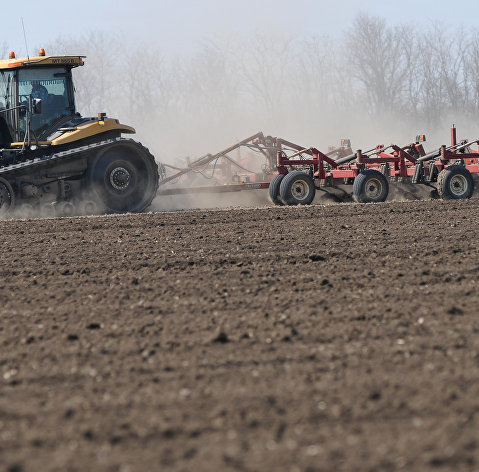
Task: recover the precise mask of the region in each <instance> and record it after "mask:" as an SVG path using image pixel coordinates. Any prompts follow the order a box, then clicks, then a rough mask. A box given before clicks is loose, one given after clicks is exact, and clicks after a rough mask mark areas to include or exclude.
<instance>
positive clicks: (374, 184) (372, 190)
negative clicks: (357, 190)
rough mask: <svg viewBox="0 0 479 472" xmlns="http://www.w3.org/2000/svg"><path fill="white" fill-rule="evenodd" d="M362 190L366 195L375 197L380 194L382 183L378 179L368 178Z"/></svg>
mask: <svg viewBox="0 0 479 472" xmlns="http://www.w3.org/2000/svg"><path fill="white" fill-rule="evenodd" d="M364 190H365V194H366V197H368V198H376V197H378V196H379V195H381V192H382V191H383V185H382V183H381V181H380V180H378V179H369V181H368V183H367V184H366V186H365V189H364Z"/></svg>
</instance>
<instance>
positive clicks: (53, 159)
mask: <svg viewBox="0 0 479 472" xmlns="http://www.w3.org/2000/svg"><path fill="white" fill-rule="evenodd" d="M116 143H128V144H130V145H131V144H133V145H134V146H136V147H138V148H140V149H141V150H143V151H144V153H145V155H146V159H148V160H149V161H150V162H151V163H153V164H154V168H156V169H158V164H157V163H156V161H155V158H154V156H153V155H152V154H151V153H150V151H149V149H148V148H147V147H145V146H143V145H142V144H141V143H140V142H138V141H135V140H133V139H125V138H121V137H120V138H111V139H106V140H104V141H100V142H97V143H91V144H87V145H84V146H78V147H75V148H72V149H68V150H65V151H60V152H56V153H53V154H45V155H44V156H41V157H36V158H33V159H29V160H25V161H23V162H18V163H15V164H10V165H6V166H3V167H0V175H2V176H6V177H7V178H8V177H9V176H12V175H13V176H14V175H15V174H17V173H21V172H22V171H24V170H28V171H30V170H31V169H32V168H33V169H35V168H42V167H51V168H52V169H54V165H55V164H56V163H60V162H61V163H65V162H68V161H69V160H70V159H74V158H76V157H78V156H80V155H82V156H83V157H87V156H88V154H90V153H91V152H92V151H96V150H98V149H101V148H104V147H107V146H111V145H113V144H116ZM52 163H53V164H54V165H53V166H52ZM154 185H155V186H154V191H153V192H151V199H149V201H147V202H146V204H145V206H144V208H143V209H145V208H148V207H149V206H150V205H151V202H152V201H153V199H154V198H155V196H156V194H157V192H158V185H159V173H158V170H157V172H156V175H155V176H154Z"/></svg>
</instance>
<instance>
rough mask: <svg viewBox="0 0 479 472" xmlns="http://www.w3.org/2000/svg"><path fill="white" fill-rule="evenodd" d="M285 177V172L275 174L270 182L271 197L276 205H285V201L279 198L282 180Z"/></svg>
mask: <svg viewBox="0 0 479 472" xmlns="http://www.w3.org/2000/svg"><path fill="white" fill-rule="evenodd" d="M283 178H284V174H278V175H275V176H274V177H273V178H272V179H271V182H270V183H269V199H270V200H271V201H272V202H273V203H274V204H275V205H284V203H283V202H282V201H281V200H280V198H279V188H280V186H281V181H282V180H283Z"/></svg>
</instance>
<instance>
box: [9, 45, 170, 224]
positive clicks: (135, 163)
mask: <svg viewBox="0 0 479 472" xmlns="http://www.w3.org/2000/svg"><path fill="white" fill-rule="evenodd" d="M83 59H84V56H47V55H45V51H44V50H43V49H41V50H40V52H39V55H38V56H36V57H28V58H16V57H15V54H14V53H13V52H11V53H10V56H9V59H5V60H0V213H3V214H5V213H8V212H12V211H13V210H14V209H15V210H18V211H19V213H20V214H23V215H24V216H30V214H33V213H34V212H35V210H40V211H41V212H42V213H43V214H46V215H52V214H57V215H65V216H69V215H74V214H94V213H123V212H140V211H143V210H145V209H146V208H148V207H149V206H150V204H151V202H152V200H153V198H154V197H155V195H156V192H157V189H158V181H159V176H160V174H161V173H162V166H161V165H160V168H159V167H158V164H157V163H156V162H155V159H154V157H153V156H152V155H151V154H150V152H149V151H148V149H147V148H145V147H144V146H142V145H141V144H140V143H138V142H136V141H134V140H132V139H126V138H123V137H122V135H123V134H131V133H135V130H134V129H133V128H132V127H130V126H126V125H123V124H121V123H120V122H119V121H118V120H116V119H112V118H107V117H106V115H105V114H104V113H99V114H98V116H97V117H93V118H92V117H82V116H81V115H80V114H79V113H78V112H77V110H76V106H75V95H74V87H73V80H72V69H74V68H75V67H79V66H83V64H84V61H83Z"/></svg>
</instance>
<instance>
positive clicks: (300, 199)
mask: <svg viewBox="0 0 479 472" xmlns="http://www.w3.org/2000/svg"><path fill="white" fill-rule="evenodd" d="M315 194H316V187H315V186H314V180H313V178H312V177H311V176H310V175H309V174H306V173H305V172H302V171H300V170H295V171H294V172H290V173H289V174H286V175H285V176H284V178H283V180H282V181H281V185H280V187H279V196H280V198H281V199H282V200H283V202H284V203H285V204H286V205H309V204H311V202H312V201H313V200H314V196H315Z"/></svg>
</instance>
